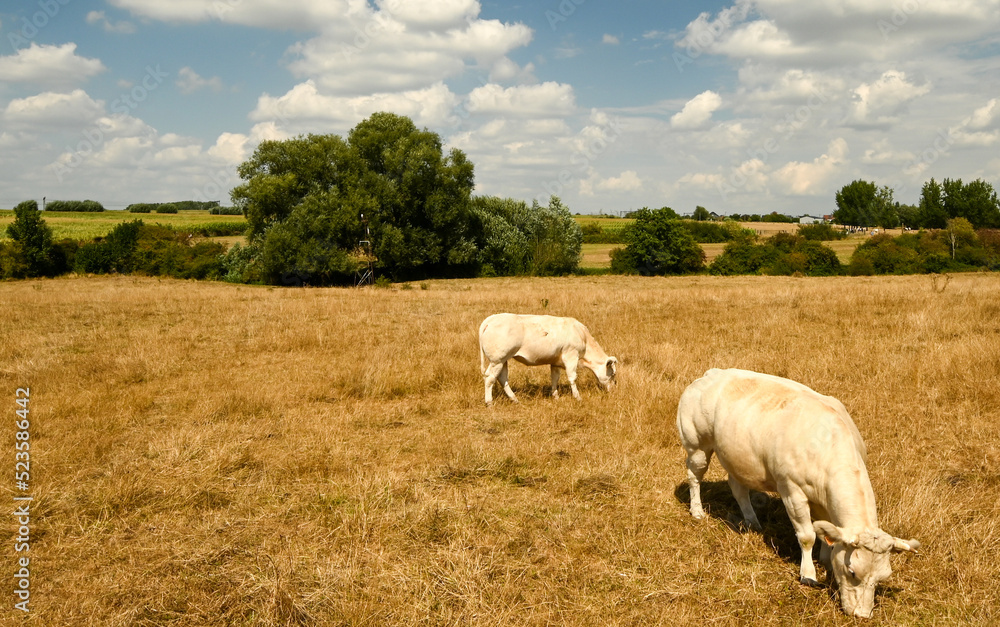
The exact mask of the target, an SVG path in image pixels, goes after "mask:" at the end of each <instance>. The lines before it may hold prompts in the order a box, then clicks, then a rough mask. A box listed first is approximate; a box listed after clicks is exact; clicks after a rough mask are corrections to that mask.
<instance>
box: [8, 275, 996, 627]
mask: <svg viewBox="0 0 1000 627" xmlns="http://www.w3.org/2000/svg"><path fill="white" fill-rule="evenodd" d="M935 287H936V288H937V289H935ZM941 288H942V286H941V285H940V284H939V283H935V282H934V279H932V278H931V277H927V276H889V277H863V278H855V277H829V278H792V277H711V276H697V277H679V278H678V277H671V278H662V277H650V278H647V277H621V276H599V277H575V278H560V277H546V278H501V279H474V280H453V281H444V280H434V281H426V282H421V283H419V284H413V285H406V286H401V285H396V286H393V287H391V288H388V289H377V288H365V289H353V288H310V289H282V288H267V287H259V288H258V287H248V286H240V285H229V284H225V283H215V282H209V281H197V282H191V281H178V280H171V279H161V278H148V277H133V276H115V277H95V278H85V277H79V276H70V277H63V278H58V279H48V280H31V281H10V282H2V283H0V302H2V303H3V313H4V315H3V316H2V317H0V390H2V391H3V394H4V395H6V396H5V397H4V402H5V403H6V405H5V407H6V408H7V412H8V413H7V417H8V420H7V422H6V423H5V424H6V429H7V431H6V432H5V433H4V434H3V436H2V437H3V440H4V444H3V446H0V451H2V453H0V465H2V466H3V468H5V469H6V471H7V472H8V473H9V474H8V479H7V481H8V483H7V484H6V485H5V488H4V489H5V493H6V495H7V502H8V509H7V510H6V511H7V513H8V515H7V516H6V518H5V519H4V520H5V522H4V536H3V537H4V540H5V546H6V547H7V548H6V555H7V556H8V559H7V561H5V562H4V564H5V565H6V566H5V567H6V568H7V569H8V570H7V571H6V572H7V585H8V586H11V585H13V584H12V583H11V582H12V581H14V580H12V579H11V575H12V574H13V573H14V572H15V570H16V569H15V568H14V566H13V560H14V558H15V556H20V555H21V554H20V553H14V539H15V537H16V533H17V531H16V530H17V526H16V524H15V517H12V516H10V515H9V514H10V512H12V511H13V506H12V505H10V503H12V501H11V500H10V499H11V496H12V494H19V493H18V492H15V486H14V481H13V473H14V465H15V459H14V456H15V449H14V442H15V438H14V416H13V410H14V409H15V408H16V407H17V406H16V405H15V404H14V399H15V394H14V393H15V390H16V389H17V388H29V389H30V399H31V401H30V403H31V404H30V409H31V414H30V420H31V426H30V444H31V448H30V455H31V459H30V462H31V466H30V469H31V491H30V494H31V496H32V497H33V498H34V500H33V501H32V502H31V505H30V507H31V517H30V525H31V529H30V536H31V542H32V544H31V547H30V559H31V603H32V605H31V614H30V616H28V617H27V618H26V622H25V621H22V620H20V618H21V617H16V618H18V620H14V619H15V617H14V613H15V612H16V610H14V609H13V608H12V607H11V605H12V604H13V603H14V601H13V599H14V595H13V594H10V588H9V587H8V589H7V590H8V592H7V593H6V595H7V598H8V606H7V607H6V608H5V610H4V612H5V613H4V614H3V615H4V616H7V617H8V618H7V619H0V624H3V625H15V624H17V625H21V624H24V625H102V626H105V625H106V626H111V627H119V626H121V627H124V626H126V625H148V626H152V625H171V626H176V627H194V626H198V627H203V626H205V627H214V626H219V627H222V626H224V625H246V626H250V625H255V626H256V625H260V626H265V625H324V626H325V625H332V626H348V625H350V626H357V627H381V626H383V625H385V626H390V625H391V626H394V627H395V626H399V627H409V626H426V625H470V626H474V627H478V626H484V627H487V626H488V627H527V626H542V625H572V626H573V627H577V626H579V627H591V626H592V627H617V626H621V627H625V626H634V625H643V626H644V625H670V626H673V625H678V626H686V625H691V626H696V625H697V626H699V627H702V626H706V625H712V626H720V627H743V626H746V625H753V626H762V627H772V626H773V627H783V626H791V625H811V626H812V625H815V626H820V627H842V626H843V627H846V626H849V625H855V626H856V625H861V624H865V625H868V626H870V627H883V626H885V627H888V626H897V625H906V626H910V625H921V626H923V625H927V626H932V625H934V626H936V625H948V626H952V625H970V626H971V625H975V626H976V627H978V626H982V625H998V624H1000V587H998V586H997V585H996V579H997V560H996V556H997V553H998V551H1000V533H998V532H1000V474H998V472H1000V449H998V446H997V443H998V442H1000V409H998V408H1000V386H998V385H997V373H998V372H1000V304H998V301H997V296H996V295H997V293H998V292H1000V275H998V274H996V273H965V274H960V275H955V276H954V277H953V279H952V280H951V281H950V283H948V284H947V287H946V288H945V289H944V290H943V291H941ZM498 311H515V312H521V313H549V314H557V315H564V316H574V317H576V318H578V319H580V320H581V321H584V322H585V323H586V324H587V325H588V326H589V328H590V329H591V330H592V331H593V333H594V336H595V337H596V338H597V340H598V341H599V342H600V343H601V345H602V346H603V347H604V348H606V349H607V350H608V352H609V353H611V354H613V355H615V356H617V357H618V359H619V360H620V361H619V363H620V364H621V370H620V381H619V387H618V389H616V390H614V391H613V392H612V393H605V392H603V391H601V390H600V389H598V387H597V384H596V382H595V378H594V376H593V375H592V374H591V373H590V372H586V371H584V372H582V373H581V375H580V379H579V386H580V392H581V394H582V396H583V400H582V401H579V402H577V401H574V400H573V399H572V398H571V397H570V396H569V394H568V389H567V386H566V383H565V377H563V392H564V395H563V398H561V399H558V400H553V399H551V398H549V397H548V396H547V388H548V386H549V373H548V370H547V369H545V368H528V367H526V366H523V365H521V364H518V363H513V364H512V365H511V366H510V383H511V385H512V387H513V389H514V391H515V392H516V393H517V394H518V396H519V398H520V401H521V403H520V404H518V405H514V404H513V403H510V402H509V401H506V400H504V399H500V400H498V401H497V403H496V405H495V406H494V407H493V408H487V407H485V406H484V405H483V380H482V378H481V376H480V370H479V367H480V365H479V358H478V350H477V348H478V347H477V337H476V330H477V328H478V325H479V323H480V321H481V320H482V319H483V318H484V317H485V316H486V315H488V314H491V313H495V312H498ZM424 349H426V350H424ZM711 367H723V368H726V367H741V368H749V369H753V370H758V371H763V372H769V373H773V374H777V375H783V376H787V377H790V378H793V379H796V380H799V381H802V382H803V383H805V384H807V385H809V386H811V387H813V388H815V389H816V390H817V391H819V392H821V393H824V394H830V395H832V396H834V397H836V398H838V399H840V400H841V401H843V402H844V404H845V405H846V407H847V408H848V410H849V411H850V412H851V415H852V416H853V418H854V421H855V422H856V423H857V426H858V429H859V431H860V433H861V435H862V436H863V438H864V439H865V442H866V443H867V448H868V466H867V467H868V472H869V474H870V476H871V481H872V484H873V487H874V490H875V495H876V498H877V505H878V514H879V520H880V522H881V524H882V527H883V528H884V529H885V530H886V531H890V532H892V533H894V534H896V535H898V536H902V537H904V538H910V537H913V538H916V539H918V540H920V541H921V542H922V543H923V546H922V547H921V549H920V551H919V553H917V554H915V555H911V554H905V555H894V556H893V557H892V558H891V559H892V569H893V573H892V575H891V577H889V579H888V580H887V581H886V582H885V583H884V584H883V585H880V586H879V588H878V591H877V593H876V599H877V600H876V604H875V614H874V617H873V618H872V620H871V621H869V622H864V621H858V620H854V619H852V618H849V617H847V616H844V615H843V614H842V613H841V611H840V609H839V604H838V603H837V600H836V597H834V596H833V595H832V594H831V592H830V590H829V589H817V588H810V587H806V586H802V585H800V584H799V582H798V573H799V550H798V545H797V543H796V540H795V535H794V531H793V529H792V526H791V524H790V522H789V520H788V516H787V515H786V514H785V510H784V507H783V506H782V504H781V502H780V500H778V499H777V498H776V497H774V496H765V495H759V496H756V495H755V497H754V500H755V502H756V504H757V513H758V516H759V518H760V520H761V522H762V524H763V531H762V532H754V531H746V530H741V529H740V528H739V527H738V525H736V524H734V522H733V521H734V520H738V518H737V517H738V516H739V509H738V507H737V504H736V501H735V500H734V499H733V497H732V495H731V494H730V490H729V487H728V485H727V484H726V480H725V478H726V473H725V471H724V470H723V469H722V468H721V467H720V466H719V464H718V462H717V461H713V462H712V465H711V466H710V468H709V474H708V476H707V477H706V479H707V480H706V482H705V484H704V485H703V488H702V496H703V499H704V500H705V503H706V505H707V508H708V517H707V518H706V519H705V520H702V521H696V520H693V519H692V518H691V516H690V515H689V513H688V488H687V481H686V470H685V466H684V458H685V455H684V452H683V450H682V448H681V446H680V442H679V439H678V436H677V430H676V427H675V426H674V421H675V412H676V409H677V400H678V397H679V396H680V394H681V391H682V390H683V389H684V387H685V386H687V385H688V384H689V383H691V381H693V380H694V379H695V378H696V377H699V376H700V375H701V374H702V373H704V372H705V370H706V369H708V368H711ZM758 499H759V501H758ZM822 572H823V569H822V568H820V574H821V575H822Z"/></svg>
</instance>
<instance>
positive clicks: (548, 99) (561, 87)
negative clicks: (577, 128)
mask: <svg viewBox="0 0 1000 627" xmlns="http://www.w3.org/2000/svg"><path fill="white" fill-rule="evenodd" d="M468 108H469V111H470V112H472V113H486V114H498V115H506V116H517V117H534V116H563V115H569V114H571V113H573V111H574V110H575V109H576V99H575V96H574V94H573V88H572V87H571V86H569V85H566V84H564V83H555V82H551V81H549V82H545V83H540V84H538V85H518V86H515V87H506V88H505V87H501V86H500V85H496V84H492V83H491V84H489V85H483V86H482V87H477V88H476V89H473V90H472V92H471V93H470V94H469V104H468Z"/></svg>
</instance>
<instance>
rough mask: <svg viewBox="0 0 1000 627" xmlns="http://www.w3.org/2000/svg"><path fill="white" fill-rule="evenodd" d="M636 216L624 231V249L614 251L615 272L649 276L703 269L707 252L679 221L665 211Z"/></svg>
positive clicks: (613, 270)
mask: <svg viewBox="0 0 1000 627" xmlns="http://www.w3.org/2000/svg"><path fill="white" fill-rule="evenodd" d="M670 213H673V212H672V211H671V212H670ZM674 215H676V214H674ZM633 217H635V222H633V223H632V224H630V225H628V226H627V227H625V229H624V230H623V232H622V239H623V240H624V241H625V247H624V248H616V249H615V250H613V251H611V271H612V272H614V273H616V274H642V275H647V276H648V275H660V274H689V273H692V272H699V271H700V270H702V269H704V267H705V251H703V250H702V249H701V246H699V245H698V244H697V243H696V242H695V241H694V238H693V237H692V236H691V232H690V231H688V230H687V229H686V228H684V226H682V225H681V223H680V220H676V219H674V218H672V217H671V216H670V214H669V213H667V212H665V211H664V210H662V209H657V210H649V209H646V208H643V209H640V210H638V211H636V212H635V213H634V214H633Z"/></svg>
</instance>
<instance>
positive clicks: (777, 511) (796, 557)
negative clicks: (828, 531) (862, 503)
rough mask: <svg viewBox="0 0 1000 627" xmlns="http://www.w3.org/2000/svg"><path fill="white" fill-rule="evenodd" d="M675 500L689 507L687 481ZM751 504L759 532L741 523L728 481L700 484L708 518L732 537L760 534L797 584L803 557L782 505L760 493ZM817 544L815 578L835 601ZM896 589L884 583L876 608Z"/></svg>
mask: <svg viewBox="0 0 1000 627" xmlns="http://www.w3.org/2000/svg"><path fill="white" fill-rule="evenodd" d="M674 496H675V497H676V498H677V500H678V501H679V502H680V503H682V504H683V505H684V507H685V509H689V508H690V507H691V491H690V488H689V487H688V483H687V481H684V482H681V483H679V484H677V487H676V488H675V489H674ZM750 502H751V503H752V504H753V509H754V512H756V514H757V520H759V521H760V526H761V528H762V530H761V531H759V532H757V531H753V530H751V529H750V527H749V526H747V525H746V524H745V523H744V522H743V513H742V512H741V511H740V506H739V504H737V503H736V498H735V497H734V496H733V492H732V490H730V489H729V482H728V481H702V482H701V504H702V507H703V508H704V510H705V514H706V515H707V516H711V517H712V518H716V519H718V520H721V521H722V522H723V523H725V525H726V526H727V527H729V528H730V529H732V530H733V532H735V533H760V535H761V537H762V539H763V540H764V542H765V544H767V545H768V546H769V547H771V550H772V551H774V553H775V554H776V555H777V556H778V557H780V558H781V559H782V560H783V561H785V562H787V563H788V564H790V565H791V566H792V567H793V568H794V571H793V572H790V575H792V576H794V577H795V579H796V580H798V576H799V561H800V559H801V556H802V552H801V549H799V542H798V540H797V539H796V538H795V528H794V527H792V521H791V519H789V518H788V512H787V511H786V510H785V504H784V503H782V502H781V499H780V498H778V497H777V496H772V495H770V494H766V493H763V492H751V493H750ZM819 543H820V540H818V539H817V542H816V545H815V546H814V547H813V561H814V562H815V563H816V574H817V577H818V578H819V580H820V582H824V581H825V582H826V586H824V587H825V588H826V591H827V593H828V594H829V595H830V596H831V598H833V599H836V597H837V584H836V582H835V581H834V578H833V575H832V574H830V576H829V579H827V578H826V566H825V565H824V564H823V563H822V562H820V561H819ZM899 590H900V589H899V588H897V587H895V586H892V585H891V584H889V583H888V582H885V581H883V582H882V583H881V584H879V586H878V587H877V588H876V589H875V603H876V606H877V605H878V603H879V600H880V599H883V598H887V599H891V598H893V597H895V596H896V594H897V593H898V592H899Z"/></svg>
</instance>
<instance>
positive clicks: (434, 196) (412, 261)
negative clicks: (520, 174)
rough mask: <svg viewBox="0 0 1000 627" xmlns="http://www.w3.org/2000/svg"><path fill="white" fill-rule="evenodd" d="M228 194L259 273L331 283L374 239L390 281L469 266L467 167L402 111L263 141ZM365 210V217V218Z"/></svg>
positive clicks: (474, 263)
mask: <svg viewBox="0 0 1000 627" xmlns="http://www.w3.org/2000/svg"><path fill="white" fill-rule="evenodd" d="M238 171H239V175H240V177H241V178H242V179H243V180H244V181H246V182H245V183H243V184H242V185H239V186H238V187H236V188H235V189H234V190H233V192H232V199H233V203H234V204H235V205H236V206H238V207H240V208H241V209H242V210H243V212H244V214H245V215H246V216H247V222H248V223H249V225H250V228H249V232H248V239H249V241H250V245H251V246H253V247H255V249H256V252H255V253H253V254H251V255H248V257H249V258H251V259H253V260H255V261H256V262H257V263H259V264H260V265H261V267H260V268H259V273H258V274H259V275H260V276H261V277H262V278H264V280H267V281H269V282H273V283H284V284H303V283H306V284H317V283H336V282H343V281H345V280H348V279H349V277H350V275H351V274H352V272H353V268H354V267H356V257H355V256H353V255H352V252H355V249H357V248H358V247H359V246H361V242H363V241H364V242H370V243H371V244H370V246H371V252H372V253H374V256H375V258H376V265H377V267H378V269H379V270H380V271H381V272H382V273H384V274H388V275H390V276H392V277H393V278H396V279H410V278H420V277H426V276H461V275H470V274H474V273H475V272H476V270H477V268H478V261H479V254H478V250H477V248H476V245H475V236H476V233H475V230H474V228H475V225H476V222H475V220H474V218H473V215H472V211H471V203H470V198H471V192H472V188H473V184H474V175H473V165H472V163H471V162H470V161H469V160H468V159H467V158H466V156H465V154H464V153H462V151H460V150H457V149H452V150H451V151H450V152H449V153H448V154H447V155H445V154H444V151H443V148H442V142H441V138H440V137H439V136H438V135H437V134H436V133H433V132H430V131H428V130H426V129H425V130H420V129H418V128H417V127H416V126H415V125H414V124H413V122H412V121H411V120H410V119H409V118H407V117H404V116H399V115H395V114H392V113H375V114H373V115H372V116H371V117H369V118H368V119H366V120H364V121H362V122H361V123H359V124H358V125H357V126H356V127H354V128H353V129H352V130H351V131H350V132H349V133H348V136H347V139H346V140H345V139H343V138H341V137H339V136H336V135H308V136H305V137H302V136H300V137H296V138H293V139H289V140H285V141H265V142H262V143H261V144H260V145H259V146H258V148H257V150H256V151H255V152H254V154H253V155H252V156H251V158H250V159H248V160H247V161H246V162H244V163H243V164H241V165H240V166H239V170H238ZM362 216H363V217H362Z"/></svg>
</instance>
